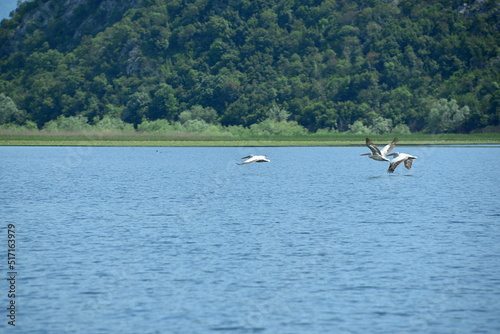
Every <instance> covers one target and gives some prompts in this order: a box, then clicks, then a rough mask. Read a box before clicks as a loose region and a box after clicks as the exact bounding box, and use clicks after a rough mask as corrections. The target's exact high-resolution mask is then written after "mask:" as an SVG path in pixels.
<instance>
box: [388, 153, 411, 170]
mask: <svg viewBox="0 0 500 334" xmlns="http://www.w3.org/2000/svg"><path fill="white" fill-rule="evenodd" d="M391 155H392V156H394V159H392V161H391V164H390V165H389V169H388V170H387V173H394V170H395V169H396V167H398V166H399V164H400V163H402V162H404V163H405V167H406V169H411V164H412V163H413V160H415V159H416V158H417V157H415V156H413V155H409V154H406V153H399V152H394V153H391V154H388V155H387V156H391Z"/></svg>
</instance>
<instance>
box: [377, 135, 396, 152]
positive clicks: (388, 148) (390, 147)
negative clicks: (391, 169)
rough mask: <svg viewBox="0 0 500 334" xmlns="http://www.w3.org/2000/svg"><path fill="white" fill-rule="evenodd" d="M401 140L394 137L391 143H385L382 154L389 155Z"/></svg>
mask: <svg viewBox="0 0 500 334" xmlns="http://www.w3.org/2000/svg"><path fill="white" fill-rule="evenodd" d="M398 141H399V139H398V138H394V139H393V140H392V141H391V142H390V143H389V144H387V145H385V146H384V148H383V149H382V151H381V153H382V155H387V154H389V153H391V151H392V149H393V148H394V147H395V146H396V143H397V142H398Z"/></svg>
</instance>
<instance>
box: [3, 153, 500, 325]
mask: <svg viewBox="0 0 500 334" xmlns="http://www.w3.org/2000/svg"><path fill="white" fill-rule="evenodd" d="M397 150H399V151H400V152H405V153H409V154H413V155H416V156H417V157H418V159H417V160H415V162H414V163H413V168H412V169H411V170H406V169H404V167H403V165H400V166H399V167H398V168H397V169H396V171H395V173H394V174H392V175H391V174H387V173H386V170H387V167H388V163H384V162H377V161H373V160H371V159H369V158H367V157H366V156H363V157H361V156H360V154H361V153H365V152H366V151H367V149H366V147H365V148H363V147H345V148H342V147H309V148H305V147H304V148H288V147H282V148H265V147H255V148H241V147H240V148H116V147H115V148H112V147H102V148H99V147H0V189H1V192H0V217H1V224H2V225H1V226H0V227H1V235H0V242H1V244H2V245H3V246H2V247H0V249H3V250H4V251H3V252H2V253H3V254H4V255H0V256H3V257H4V259H3V260H2V259H0V261H1V262H2V263H6V261H7V225H8V224H14V225H15V230H16V245H17V247H16V257H17V258H16V271H17V285H16V290H17V291H16V292H17V294H16V305H17V314H16V326H15V328H13V327H12V326H9V325H8V324H7V321H8V317H6V315H7V313H8V311H7V310H6V307H7V306H8V303H9V299H8V298H7V291H8V289H9V287H8V282H7V281H6V280H2V281H3V283H0V296H1V298H0V301H2V305H4V306H5V307H2V308H1V309H3V310H4V311H0V314H1V317H0V329H1V330H2V331H3V332H4V331H5V329H8V330H9V333H10V332H13V333H82V334H83V333H85V334H87V333H95V334H97V333H266V334H267V333H272V334H275V333H276V334H280V333H283V334H284V333H384V334H385V333H499V332H500V191H499V190H500V188H499V186H500V182H499V180H500V172H499V170H498V166H499V165H500V147H497V146H478V147H475V146H467V147H458V146H457V147H453V146H443V147H438V146H422V147H416V146H413V147H404V146H398V147H397ZM248 154H266V155H269V156H270V159H271V162H269V163H260V164H257V163H255V164H249V165H243V166H238V165H236V162H241V161H242V160H241V159H240V158H241V157H243V156H246V155H248ZM2 268H5V267H4V266H2ZM3 271H4V275H7V269H5V270H3ZM4 277H5V276H4Z"/></svg>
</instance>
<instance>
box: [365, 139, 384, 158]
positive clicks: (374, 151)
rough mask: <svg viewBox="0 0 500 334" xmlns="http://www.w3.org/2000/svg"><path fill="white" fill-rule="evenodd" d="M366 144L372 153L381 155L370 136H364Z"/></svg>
mask: <svg viewBox="0 0 500 334" xmlns="http://www.w3.org/2000/svg"><path fill="white" fill-rule="evenodd" d="M366 146H368V148H369V149H370V151H372V154H373V155H382V154H381V153H380V150H379V149H378V147H377V146H375V144H374V143H372V141H371V140H370V138H366Z"/></svg>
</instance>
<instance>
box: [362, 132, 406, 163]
mask: <svg viewBox="0 0 500 334" xmlns="http://www.w3.org/2000/svg"><path fill="white" fill-rule="evenodd" d="M397 142H398V138H394V139H393V140H392V141H391V142H390V143H389V144H387V145H385V146H384V148H383V149H382V150H379V149H378V147H377V146H375V144H374V143H372V141H371V140H370V138H366V146H368V148H369V149H370V151H372V152H371V153H363V154H360V155H369V158H371V159H373V160H377V161H389V159H387V158H386V155H387V154H389V152H391V151H392V149H393V148H394V146H396V143H397Z"/></svg>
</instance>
